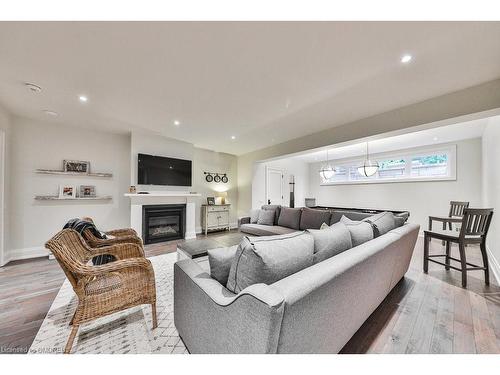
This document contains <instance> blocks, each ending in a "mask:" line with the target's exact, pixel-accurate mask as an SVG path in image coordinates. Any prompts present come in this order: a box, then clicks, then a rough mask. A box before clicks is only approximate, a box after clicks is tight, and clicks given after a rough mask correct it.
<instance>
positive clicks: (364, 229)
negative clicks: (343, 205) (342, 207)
mask: <svg viewBox="0 0 500 375" xmlns="http://www.w3.org/2000/svg"><path fill="white" fill-rule="evenodd" d="M340 222H342V223H344V224H345V225H346V226H347V229H349V232H350V233H351V240H352V246H353V247H356V246H358V245H361V244H363V243H365V242H367V241H370V240H373V229H372V226H371V224H370V223H367V222H366V221H354V220H351V219H348V218H347V217H345V216H342V218H341V219H340Z"/></svg>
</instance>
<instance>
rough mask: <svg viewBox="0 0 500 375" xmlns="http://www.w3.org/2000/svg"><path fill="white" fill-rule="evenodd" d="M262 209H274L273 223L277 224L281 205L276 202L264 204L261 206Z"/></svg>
mask: <svg viewBox="0 0 500 375" xmlns="http://www.w3.org/2000/svg"><path fill="white" fill-rule="evenodd" d="M262 209H263V210H272V211H274V225H278V218H279V217H280V211H281V206H280V205H278V204H265V205H263V206H262Z"/></svg>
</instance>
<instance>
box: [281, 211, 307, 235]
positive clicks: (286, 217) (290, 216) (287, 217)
mask: <svg viewBox="0 0 500 375" xmlns="http://www.w3.org/2000/svg"><path fill="white" fill-rule="evenodd" d="M301 213H302V209H301V208H288V207H281V212H280V217H279V219H278V225H279V226H281V227H287V228H292V229H297V230H299V228H300V215H301Z"/></svg>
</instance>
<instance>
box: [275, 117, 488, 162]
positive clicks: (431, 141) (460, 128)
mask: <svg viewBox="0 0 500 375" xmlns="http://www.w3.org/2000/svg"><path fill="white" fill-rule="evenodd" d="M487 122H488V119H487V118H485V119H481V120H474V121H468V122H462V123H459V124H453V125H448V126H441V127H438V128H432V129H426V130H420V131H416V132H410V133H406V134H401V135H396V136H391V137H385V138H381V139H374V140H371V141H370V142H369V150H370V154H377V153H383V152H390V151H396V150H404V149H408V148H414V147H423V146H432V145H437V144H442V143H449V142H457V141H461V140H464V139H471V138H478V137H481V136H482V135H483V131H484V128H485V126H486V124H487ZM327 149H328V158H329V160H337V159H347V158H355V157H358V156H364V155H365V153H366V142H357V143H352V144H349V145H340V146H331V147H327V148H325V147H323V148H321V149H316V150H312V151H309V152H304V153H300V154H295V155H291V156H287V157H285V158H292V159H294V160H300V161H303V162H306V163H315V162H320V161H325V160H326V150H327Z"/></svg>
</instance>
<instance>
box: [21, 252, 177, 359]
mask: <svg viewBox="0 0 500 375" xmlns="http://www.w3.org/2000/svg"><path fill="white" fill-rule="evenodd" d="M150 260H151V263H152V265H153V268H154V271H155V278H156V298H157V302H156V306H157V315H158V328H156V329H155V330H152V329H151V328H152V320H151V306H150V305H143V306H138V307H134V308H131V309H128V310H125V311H123V312H120V313H115V314H112V315H109V316H107V317H104V318H100V319H97V320H95V321H93V322H90V323H86V324H83V325H82V326H80V330H79V331H78V335H77V337H76V338H75V342H74V344H73V348H72V351H71V353H94V354H100V353H103V354H114V353H122V354H127V353H138V354H143V353H161V354H183V353H187V350H186V348H185V346H184V344H183V342H182V340H181V339H180V338H179V335H178V333H177V330H176V329H175V326H174V297H173V287H174V279H173V276H174V267H173V266H174V263H175V262H176V261H177V254H176V253H172V254H165V255H160V256H156V257H152V258H150ZM76 304H77V297H76V295H75V293H74V292H73V289H72V287H71V284H70V283H69V281H68V280H66V281H65V282H64V284H63V286H62V287H61V289H60V290H59V293H58V294H57V297H56V298H55V300H54V302H53V303H52V306H51V307H50V310H49V312H48V314H47V316H46V317H45V320H44V321H43V323H42V326H41V327H40V330H39V331H38V333H37V335H36V337H35V340H34V341H33V344H32V345H31V348H30V351H29V353H63V351H64V346H65V345H66V342H67V340H68V337H69V334H70V331H71V327H70V326H69V322H70V320H71V317H72V316H73V313H74V311H75V309H76Z"/></svg>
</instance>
